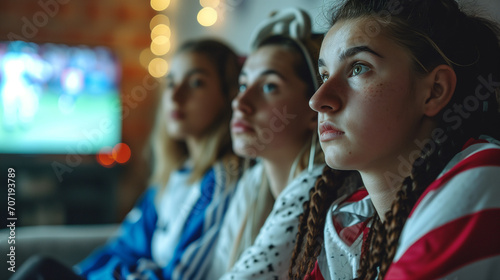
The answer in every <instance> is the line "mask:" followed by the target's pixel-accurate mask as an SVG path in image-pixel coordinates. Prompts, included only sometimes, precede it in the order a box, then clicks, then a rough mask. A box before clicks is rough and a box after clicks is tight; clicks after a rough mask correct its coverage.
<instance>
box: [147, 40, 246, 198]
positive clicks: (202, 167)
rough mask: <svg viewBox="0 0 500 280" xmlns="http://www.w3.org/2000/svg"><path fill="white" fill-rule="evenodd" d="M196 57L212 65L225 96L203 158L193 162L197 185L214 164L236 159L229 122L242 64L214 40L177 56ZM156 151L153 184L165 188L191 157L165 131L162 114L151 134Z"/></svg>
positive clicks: (188, 46)
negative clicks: (174, 172) (195, 55)
mask: <svg viewBox="0 0 500 280" xmlns="http://www.w3.org/2000/svg"><path fill="white" fill-rule="evenodd" d="M181 52H184V53H186V52H187V53H197V54H201V55H204V56H206V57H207V58H208V60H209V61H210V62H212V64H213V66H214V68H215V69H216V70H217V71H216V72H217V73H218V77H219V79H220V84H221V89H222V93H221V94H222V95H223V97H224V102H225V103H224V109H225V110H223V111H221V112H220V114H221V115H220V116H219V119H218V121H216V122H215V123H214V124H213V125H212V127H211V128H210V129H209V130H208V132H207V133H206V135H204V137H203V140H202V141H201V143H202V144H201V145H202V150H203V151H204V153H203V154H200V155H199V156H198V157H197V158H191V160H192V168H193V169H192V173H191V177H190V182H195V181H197V180H199V179H201V178H202V177H203V174H204V173H205V172H206V171H207V170H208V169H209V168H210V167H211V166H212V165H213V164H214V162H215V161H217V160H220V159H224V160H225V161H226V160H228V158H234V157H235V156H234V154H233V151H232V146H231V138H230V134H229V122H230V120H231V113H232V111H231V101H232V99H233V98H234V97H235V96H236V94H237V91H238V74H239V71H240V63H239V62H238V56H237V55H236V54H235V53H234V52H233V51H232V50H231V49H230V48H229V47H228V46H226V45H225V44H223V43H221V42H219V41H216V40H213V39H202V40H196V41H189V42H187V43H185V44H183V45H182V46H181V47H180V48H179V50H178V52H177V53H181ZM151 145H152V150H153V158H154V165H153V173H152V176H151V180H150V183H151V184H155V185H158V186H160V187H162V188H164V187H165V186H166V184H167V182H168V179H169V177H170V174H171V173H172V172H173V171H174V170H176V169H179V168H181V167H182V165H183V164H184V163H185V162H186V160H188V159H189V157H190V155H189V154H188V150H187V147H186V143H185V142H184V141H180V140H176V139H173V138H172V137H170V136H169V135H168V133H167V129H166V119H165V116H164V115H163V114H162V112H161V110H158V111H157V119H156V123H155V127H154V132H153V134H152V141H151Z"/></svg>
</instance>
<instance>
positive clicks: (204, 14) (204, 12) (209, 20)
mask: <svg viewBox="0 0 500 280" xmlns="http://www.w3.org/2000/svg"><path fill="white" fill-rule="evenodd" d="M197 19H198V22H199V23H200V24H201V25H203V26H212V25H214V23H215V22H216V21H217V11H216V10H215V9H214V8H210V7H205V8H203V9H201V10H200V11H199V12H198V16H197Z"/></svg>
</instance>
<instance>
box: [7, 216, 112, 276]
mask: <svg viewBox="0 0 500 280" xmlns="http://www.w3.org/2000/svg"><path fill="white" fill-rule="evenodd" d="M118 227H119V224H103V225H61V226H29V227H18V228H15V231H14V233H15V234H14V235H13V233H12V232H11V230H10V229H9V228H6V229H1V230H0V254H1V256H2V264H3V265H2V269H1V270H0V279H9V278H10V277H11V276H12V272H11V271H9V270H8V268H9V267H11V264H9V263H8V262H9V261H10V259H11V256H12V255H15V270H16V271H17V269H18V268H19V267H20V266H21V265H22V264H23V263H24V262H25V261H26V260H27V259H28V258H29V257H30V256H33V255H45V256H50V257H53V258H55V259H57V260H59V261H61V262H62V263H64V264H66V265H68V266H73V265H75V264H76V263H78V262H80V261H81V260H82V259H84V258H85V257H86V256H88V255H89V254H90V253H91V252H92V251H93V250H94V249H95V248H97V247H98V246H100V245H102V244H104V243H105V242H106V241H107V240H108V239H109V238H110V237H112V236H113V235H114V233H115V232H116V231H117V229H118ZM11 235H12V236H15V237H14V238H10V239H9V237H10V236H11ZM9 240H10V244H9ZM12 240H15V244H14V243H13V241H12ZM11 246H15V250H14V254H12V252H11V248H10V247H11ZM9 255H11V256H9Z"/></svg>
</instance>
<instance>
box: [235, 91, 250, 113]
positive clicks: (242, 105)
mask: <svg viewBox="0 0 500 280" xmlns="http://www.w3.org/2000/svg"><path fill="white" fill-rule="evenodd" d="M250 95H251V91H250V88H247V89H246V90H245V91H243V92H240V93H238V95H236V97H235V98H234V99H233V101H232V102H231V107H232V108H233V111H240V112H242V113H244V114H246V115H250V114H252V112H253V106H252V102H251V96H250Z"/></svg>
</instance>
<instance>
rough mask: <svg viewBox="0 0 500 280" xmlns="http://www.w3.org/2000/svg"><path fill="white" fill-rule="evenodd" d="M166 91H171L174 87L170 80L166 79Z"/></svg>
mask: <svg viewBox="0 0 500 280" xmlns="http://www.w3.org/2000/svg"><path fill="white" fill-rule="evenodd" d="M165 87H166V89H173V88H174V87H175V83H174V81H173V80H172V79H167V81H166V83H165Z"/></svg>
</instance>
